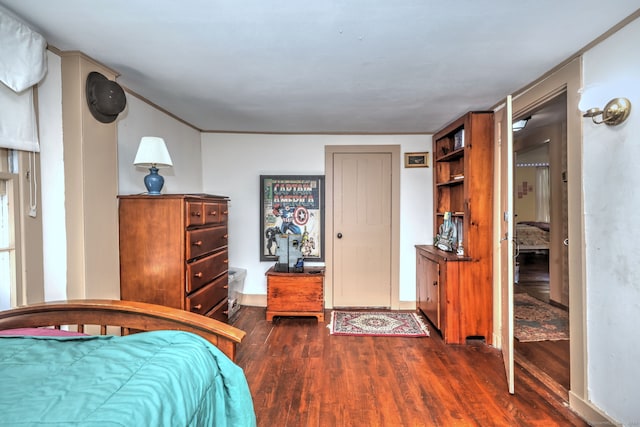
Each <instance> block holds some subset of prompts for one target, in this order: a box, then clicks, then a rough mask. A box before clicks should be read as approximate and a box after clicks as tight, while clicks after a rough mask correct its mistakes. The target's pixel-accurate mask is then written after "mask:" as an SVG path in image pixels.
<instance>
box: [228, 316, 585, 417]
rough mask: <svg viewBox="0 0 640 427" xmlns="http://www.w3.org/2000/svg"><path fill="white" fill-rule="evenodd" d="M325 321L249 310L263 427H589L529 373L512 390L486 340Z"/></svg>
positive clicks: (253, 381) (250, 364) (243, 348)
mask: <svg viewBox="0 0 640 427" xmlns="http://www.w3.org/2000/svg"><path fill="white" fill-rule="evenodd" d="M326 319H327V320H326V322H318V321H317V320H316V319H315V318H294V317H276V318H275V319H274V322H267V321H266V320H265V309H264V308H258V307H242V308H241V310H240V312H239V314H238V317H237V318H236V320H235V321H234V322H233V324H234V325H235V326H236V327H239V328H241V329H243V330H245V331H246V332H247V336H246V337H245V339H244V341H243V342H242V343H241V344H240V345H239V346H238V354H237V356H238V357H237V363H238V365H240V366H241V367H242V368H243V369H244V372H245V375H246V377H247V381H248V383H249V387H250V389H251V392H252V395H253V403H254V407H255V411H256V416H257V420H258V426H260V427H271V426H278V427H307V426H321V427H322V426H331V427H340V426H357V427H360V426H363V427H364V426H366V427H373V426H385V427H386V426H394V427H395V426H398V427H401V426H407V427H418V426H587V424H586V423H585V422H583V421H582V420H581V419H580V418H579V417H578V416H577V415H575V414H574V413H573V412H572V411H571V410H570V409H568V408H567V407H566V405H565V402H563V401H562V399H560V398H558V396H557V394H556V393H554V392H553V391H552V390H551V389H550V388H548V387H547V386H545V385H544V384H543V383H542V382H540V381H539V380H538V379H536V378H534V377H532V376H531V375H529V374H528V373H527V371H525V370H524V369H522V368H521V367H520V366H517V368H516V393H515V395H511V394H509V393H508V391H507V385H506V379H505V373H504V365H503V361H502V356H501V353H500V351H499V350H497V349H495V348H492V347H490V346H487V345H486V344H484V342H482V341H469V343H468V344H467V345H445V344H444V342H443V341H442V339H441V338H440V336H439V335H438V333H437V332H435V331H434V329H433V326H431V328H430V329H431V337H429V338H396V337H393V338H387V337H351V336H332V335H330V334H329V330H328V329H327V327H326V325H327V322H328V321H329V319H330V311H328V312H327V315H326Z"/></svg>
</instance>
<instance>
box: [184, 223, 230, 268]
mask: <svg viewBox="0 0 640 427" xmlns="http://www.w3.org/2000/svg"><path fill="white" fill-rule="evenodd" d="M228 237H229V236H228V234H227V227H226V226H224V225H221V226H219V227H211V228H203V229H199V230H188V231H187V238H186V245H187V248H186V249H187V251H186V253H187V260H190V259H194V258H197V257H199V256H202V255H205V254H207V253H209V252H211V251H213V250H215V249H218V248H222V247H226V246H227V243H228Z"/></svg>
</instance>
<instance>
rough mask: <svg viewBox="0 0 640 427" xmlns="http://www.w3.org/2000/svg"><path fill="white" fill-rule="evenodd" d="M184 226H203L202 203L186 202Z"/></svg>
mask: <svg viewBox="0 0 640 427" xmlns="http://www.w3.org/2000/svg"><path fill="white" fill-rule="evenodd" d="M185 208H186V218H185V222H186V224H185V225H186V226H187V227H190V226H194V225H202V224H204V216H205V215H204V206H202V202H186V203H185Z"/></svg>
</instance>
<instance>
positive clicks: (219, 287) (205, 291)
mask: <svg viewBox="0 0 640 427" xmlns="http://www.w3.org/2000/svg"><path fill="white" fill-rule="evenodd" d="M227 281H228V277H227V275H226V274H224V275H223V276H221V277H219V278H218V279H216V280H215V281H214V282H213V283H210V284H208V285H206V286H204V287H203V288H202V289H199V290H198V291H197V292H195V293H193V294H192V295H189V296H188V297H187V307H186V309H187V311H191V312H192V313H198V314H206V313H208V312H209V311H210V310H211V309H212V308H213V307H215V306H216V305H217V304H219V303H220V302H221V301H222V300H224V299H225V298H226V297H227V289H228V284H227Z"/></svg>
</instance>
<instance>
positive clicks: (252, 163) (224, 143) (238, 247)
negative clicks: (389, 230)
mask: <svg viewBox="0 0 640 427" xmlns="http://www.w3.org/2000/svg"><path fill="white" fill-rule="evenodd" d="M382 144H385V145H400V146H401V152H402V153H404V152H407V151H429V152H430V151H431V136H430V135H253V134H215V133H204V134H203V135H202V171H203V173H202V176H203V191H204V192H206V193H210V194H219V195H224V196H229V197H230V198H231V203H230V208H229V259H230V266H232V267H240V268H246V269H247V277H246V279H245V287H244V293H245V294H252V295H266V278H265V276H264V273H265V271H267V269H268V268H269V267H270V266H271V265H272V264H273V263H272V262H260V236H259V234H260V208H259V204H260V203H259V202H260V192H259V185H260V183H259V180H260V175H295V174H298V175H314V174H315V175H325V171H324V147H325V146H326V145H382ZM430 160H431V159H430ZM401 161H403V159H401ZM401 170H402V175H401V177H400V180H401V195H400V196H401V199H400V204H401V206H400V215H401V219H400V257H401V261H400V301H401V302H402V301H411V302H413V301H415V297H416V290H415V249H414V245H416V244H425V243H431V242H432V241H433V231H432V230H433V219H432V218H433V217H432V206H433V190H432V182H433V180H432V169H431V167H429V168H413V169H405V168H402V169H401ZM326 214H329V213H328V212H327V213H326Z"/></svg>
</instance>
